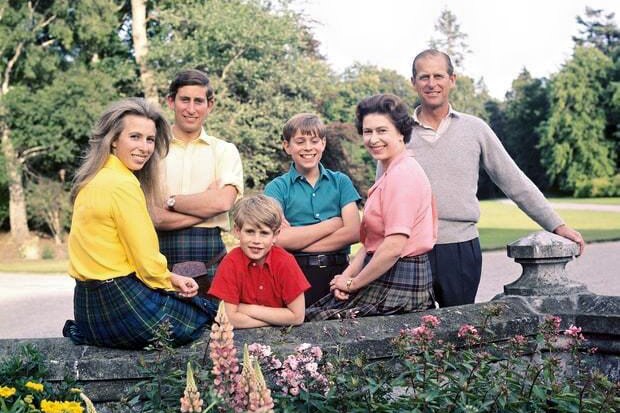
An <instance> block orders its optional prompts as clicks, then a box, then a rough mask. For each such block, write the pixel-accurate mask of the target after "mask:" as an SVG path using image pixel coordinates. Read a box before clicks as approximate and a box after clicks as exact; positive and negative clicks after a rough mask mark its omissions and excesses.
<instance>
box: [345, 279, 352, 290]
mask: <svg viewBox="0 0 620 413" xmlns="http://www.w3.org/2000/svg"><path fill="white" fill-rule="evenodd" d="M352 283H353V278H349V279H348V280H347V283H346V285H347V292H348V291H351V284H352Z"/></svg>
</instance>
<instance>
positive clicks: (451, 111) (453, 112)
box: [413, 104, 460, 126]
mask: <svg viewBox="0 0 620 413" xmlns="http://www.w3.org/2000/svg"><path fill="white" fill-rule="evenodd" d="M420 110H422V105H418V106H417V107H416V108H415V110H414V111H413V121H414V122H415V123H416V124H418V125H420V126H425V125H424V124H423V123H422V122H421V121H420V118H418V114H419V113H420ZM459 115H460V113H459V112H457V111H456V110H454V109H452V105H450V104H448V114H447V115H446V118H447V117H448V116H452V117H457V118H458V117H459Z"/></svg>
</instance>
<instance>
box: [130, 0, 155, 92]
mask: <svg viewBox="0 0 620 413" xmlns="http://www.w3.org/2000/svg"><path fill="white" fill-rule="evenodd" d="M131 33H132V35H133V48H134V53H135V56H136V62H137V63H138V66H139V67H140V80H141V82H142V88H143V90H144V97H145V98H146V99H147V100H148V101H150V102H154V103H157V102H158V100H159V94H158V92H157V85H156V84H155V74H154V73H153V71H151V70H150V69H149V68H148V65H147V60H148V52H149V45H148V39H147V37H146V0H131Z"/></svg>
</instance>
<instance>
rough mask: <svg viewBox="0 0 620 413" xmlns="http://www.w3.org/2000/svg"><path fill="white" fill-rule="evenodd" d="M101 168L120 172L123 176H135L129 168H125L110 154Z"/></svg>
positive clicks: (121, 162)
mask: <svg viewBox="0 0 620 413" xmlns="http://www.w3.org/2000/svg"><path fill="white" fill-rule="evenodd" d="M103 167H104V168H108V169H112V170H114V171H118V172H122V173H124V174H125V175H131V176H133V177H135V176H136V175H134V173H133V172H132V171H131V170H130V169H129V168H127V167H126V166H125V164H124V163H123V161H121V160H120V159H119V158H118V157H117V156H116V155H113V154H110V156H108V159H107V161H105V164H103Z"/></svg>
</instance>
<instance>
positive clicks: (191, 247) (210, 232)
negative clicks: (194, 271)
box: [157, 227, 226, 281]
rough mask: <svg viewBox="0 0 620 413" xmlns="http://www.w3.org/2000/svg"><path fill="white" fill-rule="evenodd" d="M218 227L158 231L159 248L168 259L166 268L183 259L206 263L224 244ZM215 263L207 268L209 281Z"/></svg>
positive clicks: (222, 249) (215, 266) (223, 248)
mask: <svg viewBox="0 0 620 413" xmlns="http://www.w3.org/2000/svg"><path fill="white" fill-rule="evenodd" d="M220 232H221V230H220V228H195V227H192V228H185V229H180V230H175V231H158V232H157V236H158V238H159V250H160V251H161V253H162V254H164V256H165V257H166V259H167V260H168V269H169V270H171V269H172V266H173V265H174V264H178V263H179V262H185V261H202V262H204V263H208V262H209V261H211V260H212V259H213V258H214V257H216V256H217V255H218V254H220V253H221V252H222V251H225V250H226V246H225V245H224V242H223V241H222V236H221V235H220ZM216 269H217V263H215V264H213V265H211V266H209V268H207V274H208V277H209V281H213V276H214V275H215V270H216Z"/></svg>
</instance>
